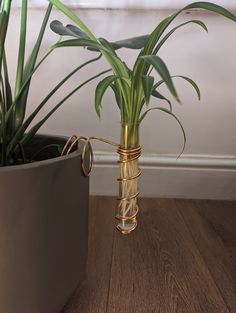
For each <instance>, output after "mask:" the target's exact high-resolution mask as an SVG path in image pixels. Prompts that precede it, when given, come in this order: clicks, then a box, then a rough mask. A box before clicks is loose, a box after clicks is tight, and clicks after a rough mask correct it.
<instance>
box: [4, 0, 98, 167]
mask: <svg viewBox="0 0 236 313" xmlns="http://www.w3.org/2000/svg"><path fill="white" fill-rule="evenodd" d="M52 7H53V5H52V4H51V3H49V4H48V7H47V10H46V12H45V15H44V18H43V21H42V24H41V27H40V30H39V34H38V37H37V38H36V41H35V45H34V47H33V49H32V51H31V52H30V53H29V58H28V60H25V54H26V35H27V15H28V1H27V0H22V1H21V19H20V25H19V27H20V37H19V48H18V57H17V59H18V60H17V68H16V79H15V83H13V84H12V83H11V82H10V81H9V75H8V62H7V56H8V54H7V51H6V44H5V42H6V38H7V31H8V23H9V19H10V15H11V10H12V0H3V1H0V69H1V71H0V166H6V165H14V164H16V163H17V162H18V160H19V159H21V158H22V154H23V147H24V145H25V144H26V143H27V142H28V141H29V140H30V139H31V138H32V137H33V136H34V135H35V134H36V133H37V131H38V130H39V128H40V127H41V126H42V125H43V124H44V123H45V122H46V121H47V119H48V118H49V117H50V116H51V115H52V114H53V113H54V112H55V111H56V110H57V109H58V108H59V107H60V106H61V105H62V104H63V103H64V102H65V101H66V100H67V99H68V98H69V97H70V96H72V95H73V94H74V93H75V92H76V91H77V90H78V89H80V88H81V87H82V86H83V85H85V84H87V83H88V82H90V81H91V80H93V79H94V78H96V77H98V76H100V75H102V74H103V73H99V74H96V75H95V77H91V78H90V79H88V80H87V81H85V82H83V83H81V84H79V85H78V86H77V87H76V88H75V89H73V90H72V91H71V92H70V93H69V94H67V95H66V96H65V97H64V98H63V99H61V101H60V102H59V103H56V104H55V106H54V107H53V108H52V109H51V110H49V112H48V113H47V114H46V115H45V116H44V117H43V118H42V119H41V120H40V121H38V122H37V123H35V124H34V125H32V123H33V120H34V118H35V117H36V115H37V114H38V113H39V112H40V111H41V109H42V108H43V107H44V106H45V105H46V104H47V102H48V101H49V100H50V98H51V97H52V96H53V95H54V94H55V93H56V92H57V91H58V89H59V88H60V87H61V86H62V85H63V84H64V83H65V82H66V81H67V80H68V79H69V78H70V77H71V76H72V75H74V74H75V73H77V72H78V71H79V70H80V69H82V68H83V67H85V66H86V65H88V64H90V63H93V62H95V61H97V60H98V59H99V58H100V57H101V55H100V53H99V54H98V55H97V56H96V57H93V58H92V59H90V60H88V61H87V62H85V63H83V64H80V65H78V66H77V67H76V68H75V69H73V71H71V72H70V73H69V74H68V75H67V76H66V77H64V78H63V79H62V80H61V81H60V82H59V83H58V84H56V85H55V87H54V88H53V89H52V90H51V91H50V93H49V94H48V95H46V96H45V98H44V99H43V100H42V101H41V102H40V103H38V104H37V105H36V108H35V110H34V111H33V112H32V113H31V114H30V115H29V116H28V117H27V116H26V108H27V103H28V95H29V91H30V85H31V79H32V77H33V75H34V73H35V72H36V71H37V69H38V68H39V67H40V66H41V65H42V63H43V62H44V61H45V60H46V59H47V57H48V56H49V55H50V54H51V53H52V52H53V50H54V48H51V49H49V51H48V52H47V53H46V54H45V55H44V56H43V57H42V58H41V59H40V60H39V61H38V55H39V51H40V47H41V43H42V40H43V36H44V33H45V29H46V27H47V24H48V20H49V17H50V14H51V10H52ZM13 88H14V90H13Z"/></svg>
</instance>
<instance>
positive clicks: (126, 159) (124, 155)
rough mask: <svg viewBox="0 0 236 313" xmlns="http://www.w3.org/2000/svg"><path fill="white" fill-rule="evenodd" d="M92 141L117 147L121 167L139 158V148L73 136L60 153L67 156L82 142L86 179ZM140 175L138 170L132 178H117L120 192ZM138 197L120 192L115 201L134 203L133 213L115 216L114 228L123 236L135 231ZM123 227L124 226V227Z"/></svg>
mask: <svg viewBox="0 0 236 313" xmlns="http://www.w3.org/2000/svg"><path fill="white" fill-rule="evenodd" d="M92 140H97V141H101V142H104V143H107V144H109V145H112V146H115V147H117V148H118V149H117V153H118V154H119V155H120V160H119V161H118V163H119V164H121V165H124V166H126V165H128V164H130V162H133V161H138V159H139V157H140V156H141V147H140V146H139V147H137V148H135V149H122V148H121V146H120V145H119V144H117V143H114V142H112V141H109V140H106V139H104V138H101V137H96V136H92V137H84V136H76V135H73V136H71V137H70V138H69V139H68V140H67V142H66V144H65V146H64V147H63V150H62V152H61V155H62V156H63V155H68V154H69V153H70V152H72V151H73V148H75V147H76V145H77V144H78V142H80V141H83V142H84V146H83V150H82V155H81V161H82V170H83V174H84V175H85V176H86V177H88V176H90V175H91V173H92V171H93V167H94V152H93V147H92V144H91V141H92ZM87 147H88V148H89V153H90V165H89V169H88V170H87V169H86V164H85V154H86V151H87ZM140 175H141V170H140V169H139V168H138V171H137V173H135V174H134V175H132V176H126V177H119V178H118V179H117V181H118V182H119V184H120V190H122V184H124V183H126V182H132V181H134V180H137V179H138V178H139V177H140ZM138 196H139V191H138V192H136V193H135V194H132V195H128V196H124V195H123V194H122V192H120V197H119V198H118V199H117V200H119V201H120V204H121V203H122V202H126V203H128V204H130V202H131V201H133V202H134V203H135V210H134V212H133V211H132V214H131V215H126V214H120V213H119V214H117V215H116V219H117V220H119V224H118V225H117V226H116V228H117V230H119V231H120V232H121V233H122V234H124V235H126V234H130V233H131V232H132V231H133V230H135V228H136V227H137V225H138V223H137V214H138V212H139V207H138V205H137V203H136V200H137V198H138ZM119 206H120V205H119ZM119 206H118V209H119ZM127 223H128V225H129V228H126V227H127ZM125 225H126V227H125Z"/></svg>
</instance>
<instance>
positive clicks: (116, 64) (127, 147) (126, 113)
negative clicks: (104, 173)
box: [49, 0, 236, 234]
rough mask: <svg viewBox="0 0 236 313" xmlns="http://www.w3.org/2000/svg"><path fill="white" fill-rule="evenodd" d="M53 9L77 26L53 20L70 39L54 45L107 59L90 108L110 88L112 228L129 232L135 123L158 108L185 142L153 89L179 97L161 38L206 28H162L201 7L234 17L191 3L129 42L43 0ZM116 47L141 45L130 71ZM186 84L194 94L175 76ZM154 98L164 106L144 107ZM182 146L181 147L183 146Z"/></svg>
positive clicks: (135, 172)
mask: <svg viewBox="0 0 236 313" xmlns="http://www.w3.org/2000/svg"><path fill="white" fill-rule="evenodd" d="M49 1H50V2H51V3H53V4H54V5H55V6H56V7H57V8H58V9H59V10H61V11H62V12H64V14H65V15H66V16H67V17H69V18H70V19H71V21H73V22H74V23H75V24H76V26H77V28H76V27H75V26H72V25H68V26H65V27H64V26H63V25H62V24H61V23H60V22H58V21H54V23H52V25H51V28H52V29H53V30H54V31H55V32H56V33H58V34H60V35H62V36H63V35H69V36H73V37H76V39H70V40H64V41H62V42H60V43H58V44H56V45H55V46H54V48H60V47H68V46H69V47H72V46H82V47H86V48H88V49H90V50H95V51H97V50H99V51H100V52H101V53H102V55H103V57H104V58H105V59H106V60H107V62H108V64H109V65H110V68H111V70H112V75H109V76H107V77H106V78H104V79H103V80H102V81H100V82H99V83H98V85H97V88H96V93H95V108H96V112H97V114H98V116H99V117H100V110H101V103H102V97H103V95H104V92H105V91H106V89H107V88H108V87H111V88H112V90H113V92H114V95H115V99H116V103H117V105H118V107H119V110H120V122H121V140H120V148H119V149H118V153H119V154H120V161H119V162H120V178H119V181H120V199H119V200H120V203H119V205H118V212H117V216H116V218H117V219H118V221H119V222H118V225H117V228H118V230H120V231H121V232H122V233H123V234H129V233H130V232H131V231H133V230H134V229H135V228H136V226H137V219H136V216H137V213H138V209H139V208H138V204H137V197H138V194H139V190H138V182H137V179H138V177H139V176H140V173H141V172H140V170H139V167H138V158H139V156H140V154H141V148H140V143H139V127H140V124H141V122H142V121H143V119H144V118H145V116H146V115H147V114H148V113H149V112H151V111H152V110H160V111H162V112H164V113H167V114H169V115H171V116H172V117H174V118H175V119H176V121H177V122H178V124H179V125H180V127H181V129H182V132H183V137H184V146H185V141H186V137H185V132H184V128H183V126H182V125H181V123H180V121H179V119H178V118H177V117H176V115H175V114H174V113H173V111H172V105H171V102H170V101H169V100H168V99H167V98H166V97H164V96H163V95H162V94H160V93H159V91H158V87H159V86H160V85H161V84H162V83H165V84H166V86H167V88H168V89H169V91H170V93H171V94H172V96H173V97H174V98H175V99H176V100H177V101H179V97H178V94H177V91H176V88H175V86H174V83H173V80H172V78H173V77H172V76H171V75H170V73H169V70H168V68H167V66H166V64H165V63H164V61H163V60H162V59H161V58H160V57H159V56H158V52H159V50H160V48H161V47H162V45H163V44H164V43H165V42H166V40H167V39H168V38H169V37H170V36H171V35H172V34H173V33H174V32H175V31H176V30H177V29H178V28H180V27H183V26H185V25H187V24H189V23H194V24H197V25H198V26H200V27H202V28H203V29H204V30H206V31H207V27H206V25H205V24H204V23H203V22H202V21H199V20H189V21H187V22H185V23H183V24H180V25H178V26H175V27H174V28H172V29H171V30H169V31H168V32H167V33H165V31H166V30H167V29H168V27H169V26H170V25H171V23H172V21H174V20H175V18H176V17H177V16H178V15H179V14H180V13H182V12H183V11H186V10H190V9H195V8H197V9H205V10H209V11H212V12H215V13H217V14H221V15H223V16H225V17H227V18H229V19H231V20H232V21H236V17H235V16H234V15H233V14H232V13H231V12H229V11H227V10H226V9H224V8H223V7H221V6H218V5H216V4H213V3H210V2H194V3H192V4H189V5H187V6H186V7H184V8H183V9H181V10H179V11H178V12H176V13H174V14H172V15H171V16H168V17H167V18H165V19H164V20H163V21H161V22H160V23H159V24H158V25H157V27H156V28H155V29H154V30H153V32H152V33H151V34H150V35H144V36H140V37H136V38H131V39H130V40H129V41H125V42H124V41H120V42H115V43H112V42H108V41H107V40H106V39H104V38H96V37H95V35H94V34H93V33H92V31H91V30H90V29H89V28H88V27H87V26H86V25H85V24H84V23H83V22H82V20H81V19H80V18H79V17H77V16H76V14H75V13H74V12H73V11H72V10H70V9H69V8H68V7H67V6H65V5H64V4H63V3H62V2H61V1H59V0H49ZM121 47H127V48H139V49H141V51H140V53H139V54H138V57H137V59H136V60H135V62H134V66H133V68H132V69H130V68H128V66H127V65H126V64H125V62H123V60H121V58H120V57H119V55H118V54H117V52H116V50H117V49H119V48H121ZM153 69H154V70H156V72H157V73H158V74H159V76H160V78H161V80H159V81H157V82H156V81H155V78H154V76H152V72H153ZM179 77H180V78H182V79H185V80H186V81H187V82H189V83H190V84H191V85H192V86H193V87H194V88H195V90H196V92H197V94H198V97H199V98H200V91H199V88H198V86H197V85H196V83H195V82H194V81H193V80H192V79H190V78H188V77H186V76H179ZM151 96H154V97H156V98H158V99H160V100H166V101H167V102H168V104H169V108H166V107H162V106H158V107H153V108H146V105H148V103H149V100H150V97H151ZM183 148H184V147H183Z"/></svg>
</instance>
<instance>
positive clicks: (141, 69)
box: [134, 2, 236, 76]
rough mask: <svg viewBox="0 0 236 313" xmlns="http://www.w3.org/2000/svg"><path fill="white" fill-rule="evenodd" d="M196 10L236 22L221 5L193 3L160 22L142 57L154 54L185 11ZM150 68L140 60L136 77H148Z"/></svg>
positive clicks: (143, 50)
mask: <svg viewBox="0 0 236 313" xmlns="http://www.w3.org/2000/svg"><path fill="white" fill-rule="evenodd" d="M195 8H198V9H205V10H208V11H212V12H215V13H217V14H220V15H222V16H224V17H226V18H229V19H231V20H232V21H236V16H235V15H233V14H232V13H231V12H229V11H228V10H226V9H225V8H223V7H221V6H219V5H216V4H214V3H211V2H194V3H191V4H190V5H187V6H185V7H184V8H183V9H181V10H179V11H178V12H176V13H174V14H172V15H171V16H169V17H167V18H165V19H164V20H163V21H161V22H160V24H159V25H158V26H157V27H156V28H155V29H154V31H153V32H152V33H151V35H150V36H149V38H148V41H147V43H146V45H145V46H144V48H143V49H142V51H141V52H140V56H141V55H150V54H154V49H155V46H156V44H157V43H158V41H159V39H160V38H161V36H162V34H163V33H164V32H165V30H166V29H167V28H168V26H169V25H170V24H171V23H172V21H173V20H174V19H175V18H176V17H177V16H178V15H179V14H180V13H182V12H183V11H186V10H189V9H195ZM149 66H150V64H148V65H146V64H145V63H144V62H143V60H142V59H141V58H138V59H137V60H136V62H135V65H134V75H135V76H140V75H146V74H147V72H148V69H149Z"/></svg>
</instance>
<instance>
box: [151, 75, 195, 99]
mask: <svg viewBox="0 0 236 313" xmlns="http://www.w3.org/2000/svg"><path fill="white" fill-rule="evenodd" d="M171 77H172V78H181V79H184V80H185V81H186V82H188V83H189V84H190V85H191V86H192V87H193V88H194V90H195V91H196V93H197V97H198V100H200V99H201V92H200V89H199V87H198V85H197V84H196V83H195V81H194V80H192V79H191V78H189V77H187V76H183V75H174V76H171ZM163 83H164V80H160V81H159V82H157V83H156V84H155V85H154V86H153V90H156V88H158V87H159V86H160V85H161V84H163Z"/></svg>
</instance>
